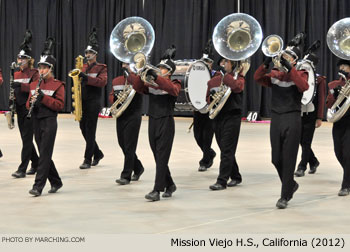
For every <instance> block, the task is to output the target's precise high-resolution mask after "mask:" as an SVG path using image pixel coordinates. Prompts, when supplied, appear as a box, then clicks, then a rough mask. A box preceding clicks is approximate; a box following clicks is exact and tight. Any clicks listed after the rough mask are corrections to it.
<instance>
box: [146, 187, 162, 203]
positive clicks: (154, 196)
mask: <svg viewBox="0 0 350 252" xmlns="http://www.w3.org/2000/svg"><path fill="white" fill-rule="evenodd" d="M145 198H146V199H148V200H151V201H158V200H160V196H159V192H158V191H156V190H153V191H152V192H150V193H148V194H146V196H145Z"/></svg>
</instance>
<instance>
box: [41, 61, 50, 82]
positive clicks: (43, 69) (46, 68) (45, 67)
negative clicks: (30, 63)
mask: <svg viewBox="0 0 350 252" xmlns="http://www.w3.org/2000/svg"><path fill="white" fill-rule="evenodd" d="M38 70H39V74H40V75H42V76H44V79H46V78H47V77H48V76H49V74H50V72H51V68H50V67H49V66H48V65H45V64H40V65H39V67H38Z"/></svg>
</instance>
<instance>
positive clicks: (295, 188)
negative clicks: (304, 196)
mask: <svg viewBox="0 0 350 252" xmlns="http://www.w3.org/2000/svg"><path fill="white" fill-rule="evenodd" d="M298 188H299V184H298V183H297V182H295V185H294V187H293V194H292V196H291V197H290V198H289V199H288V201H290V200H291V199H292V198H293V195H294V193H295V192H296V191H297V190H298Z"/></svg>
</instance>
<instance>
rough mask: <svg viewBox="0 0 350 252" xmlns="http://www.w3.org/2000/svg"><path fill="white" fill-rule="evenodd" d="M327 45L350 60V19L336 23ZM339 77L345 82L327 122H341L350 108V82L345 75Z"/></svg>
mask: <svg viewBox="0 0 350 252" xmlns="http://www.w3.org/2000/svg"><path fill="white" fill-rule="evenodd" d="M327 45H328V48H329V49H330V50H331V51H332V53H333V54H334V55H335V56H337V57H339V58H341V59H345V60H350V18H344V19H341V20H339V21H337V22H335V23H334V24H333V25H332V26H331V28H329V30H328V33H327ZM339 75H340V76H341V77H342V78H343V79H344V80H345V85H344V86H343V87H342V89H341V91H340V93H339V95H338V97H337V100H336V101H335V103H334V104H333V106H332V107H331V108H330V109H328V111H327V121H329V122H333V123H334V122H337V121H339V120H340V119H341V118H342V117H343V116H344V115H345V113H346V112H347V111H348V109H349V107H350V80H348V79H347V78H346V77H345V76H344V75H343V74H341V73H339Z"/></svg>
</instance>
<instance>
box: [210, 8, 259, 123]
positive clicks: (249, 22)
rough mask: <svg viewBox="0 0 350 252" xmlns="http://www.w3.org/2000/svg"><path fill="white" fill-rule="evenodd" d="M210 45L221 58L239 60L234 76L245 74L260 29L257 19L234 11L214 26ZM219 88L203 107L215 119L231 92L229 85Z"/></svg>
mask: <svg viewBox="0 0 350 252" xmlns="http://www.w3.org/2000/svg"><path fill="white" fill-rule="evenodd" d="M212 39H213V44H214V47H215V49H216V51H217V52H218V53H219V54H220V55H221V56H222V57H224V58H226V59H229V60H232V61H239V62H238V63H237V66H236V68H235V69H234V78H235V79H236V78H237V77H238V74H239V73H240V72H241V71H242V72H243V74H244V75H245V74H246V73H247V72H248V70H249V67H250V62H249V57H250V56H252V55H253V54H254V53H255V52H256V51H257V50H258V48H259V46H260V44H261V41H262V30H261V26H260V24H259V22H258V21H257V20H256V19H255V18H253V17H252V16H250V15H248V14H244V13H234V14H231V15H228V16H226V17H224V18H223V19H222V20H221V21H220V22H219V23H218V24H217V25H216V26H215V28H214V32H213V38H212ZM223 77H224V76H222V80H221V85H220V87H219V91H218V92H216V93H215V94H213V95H212V96H211V98H212V102H211V103H210V104H209V105H208V106H207V107H206V111H209V118H210V119H214V118H215V117H216V116H217V115H218V114H219V112H220V111H221V109H222V108H223V107H224V105H225V103H226V101H227V99H228V98H229V96H230V94H231V88H229V87H227V86H226V85H224V84H223Z"/></svg>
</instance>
